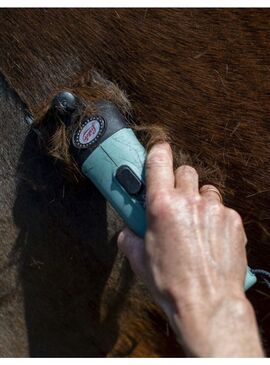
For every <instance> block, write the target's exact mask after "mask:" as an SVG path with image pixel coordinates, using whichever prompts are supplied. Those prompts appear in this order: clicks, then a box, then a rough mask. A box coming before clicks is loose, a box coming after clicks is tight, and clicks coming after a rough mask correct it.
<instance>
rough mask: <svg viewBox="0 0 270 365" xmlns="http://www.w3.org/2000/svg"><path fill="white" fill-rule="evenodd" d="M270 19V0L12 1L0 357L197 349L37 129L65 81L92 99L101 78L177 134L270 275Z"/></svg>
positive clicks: (103, 207)
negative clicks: (94, 4)
mask: <svg viewBox="0 0 270 365" xmlns="http://www.w3.org/2000/svg"><path fill="white" fill-rule="evenodd" d="M268 19H269V10H267V9H261V10H253V9H252V10H237V9H234V10H230V9H228V10H227V9H226V10H225V9H211V10H210V9H209V10H205V9H202V10H198V9H1V10H0V30H1V33H0V34H1V36H0V47H1V53H0V71H1V79H0V89H1V93H0V110H1V113H0V123H1V134H0V136H1V145H0V159H1V162H0V173H1V175H0V179H1V180H0V181H1V191H0V231H1V235H0V240H1V246H0V247H1V248H0V267H1V276H0V296H1V297H0V326H1V327H0V328H1V331H0V355H1V356H28V355H29V356H66V357H69V356H134V357H135V356H184V352H183V350H182V347H181V345H179V344H177V343H176V341H175V338H174V335H173V333H172V331H171V330H170V329H169V327H168V323H167V321H166V319H165V318H164V316H163V314H162V313H161V311H160V310H159V309H158V308H157V307H156V306H155V304H154V303H153V302H152V299H151V298H150V296H149V294H148V292H147V291H146V289H145V288H144V286H143V285H142V283H140V282H139V281H138V280H137V279H136V278H135V277H134V275H133V274H132V272H131V270H130V268H129V265H128V263H127V262H126V260H125V259H124V258H123V257H122V255H121V254H120V253H118V252H117V248H116V237H117V233H118V232H119V229H120V228H121V226H122V222H121V220H120V219H119V218H118V217H117V215H116V214H115V213H114V212H113V210H112V209H111V208H110V206H109V205H107V204H106V202H105V201H104V199H103V198H102V197H101V195H100V194H99V193H98V192H97V190H96V189H95V188H94V187H93V186H92V185H91V183H90V182H88V183H83V184H80V183H77V184H76V183H74V182H70V181H69V180H68V179H66V177H65V176H64V174H63V170H61V169H60V168H59V166H60V165H61V164H60V165H59V164H58V163H57V162H56V161H55V159H54V158H53V156H52V155H48V154H47V153H45V151H44V150H43V149H42V148H41V147H40V143H39V139H38V137H37V135H36V134H35V133H34V132H33V131H32V132H29V129H28V127H27V125H26V123H25V121H27V120H28V118H29V114H30V113H31V114H32V115H33V118H34V119H36V120H38V119H39V118H42V116H43V115H44V114H45V113H46V111H47V109H48V105H49V104H50V100H51V97H52V96H53V95H54V94H55V92H57V91H59V90H61V89H63V88H75V89H76V90H77V91H78V92H81V94H82V95H87V97H89V98H91V97H94V96H92V95H91V90H93V88H94V86H93V75H99V76H98V82H99V84H98V85H99V86H98V87H96V89H95V97H99V96H100V95H101V96H102V95H106V96H108V97H110V98H112V99H114V98H115V99H116V102H119V104H120V106H121V107H123V108H126V109H128V113H129V114H130V115H132V118H133V119H134V120H136V123H137V124H138V125H139V126H141V127H143V128H144V129H145V130H149V133H150V134H151V133H152V131H153V130H154V128H158V129H157V130H158V131H160V133H162V132H164V133H165V134H166V135H167V136H168V138H169V139H170V141H171V144H172V146H173V150H174V157H175V161H176V162H179V161H180V163H181V162H182V163H183V162H186V161H187V162H188V163H190V164H192V165H193V166H195V167H196V168H197V169H198V170H199V173H200V178H201V183H213V184H216V185H217V186H218V187H219V188H220V189H221V190H222V192H223V195H224V201H225V204H226V205H228V206H230V207H232V208H234V209H236V210H237V211H238V212H239V213H240V214H241V215H242V217H243V220H244V224H245V228H246V232H247V237H248V247H247V251H248V260H249V264H250V266H251V267H263V268H266V269H267V268H268V269H269V266H270V264H269V232H270V226H269V224H270V223H269V222H270V213H269V201H270V195H269V186H270V167H269V138H270V137H269V115H270V113H269V112H270V110H269V103H268V99H269V95H270V73H269V70H270V68H269V59H270V41H269V37H268V34H269V31H270V25H269V20H268ZM96 79H97V78H96ZM96 79H95V80H96ZM91 83H92V84H91ZM111 83H112V84H111ZM74 85H75V86H74ZM87 85H90V86H89V87H88V86H87ZM91 85H92V86H91ZM112 85H113V86H112ZM87 87H88V88H87ZM85 90H87V92H86V91H85ZM89 90H90V91H89ZM247 295H248V297H249V299H250V300H251V301H252V303H253V305H254V306H255V310H256V313H257V317H258V321H259V326H260V330H261V333H262V338H263V341H264V344H265V346H266V347H267V339H268V338H269V336H270V333H269V328H270V327H269V312H268V309H267V304H268V303H269V295H268V294H267V292H266V290H265V287H264V286H263V285H262V284H260V283H259V284H258V285H257V286H256V288H254V289H252V290H250V292H249V293H247Z"/></svg>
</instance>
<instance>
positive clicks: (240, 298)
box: [171, 293, 263, 357]
mask: <svg viewBox="0 0 270 365" xmlns="http://www.w3.org/2000/svg"><path fill="white" fill-rule="evenodd" d="M171 321H172V323H173V328H174V330H175V332H176V334H177V337H178V338H179V341H180V342H181V343H183V344H184V345H185V346H186V347H187V349H188V351H189V352H191V353H192V354H193V355H195V356H199V357H246V356H247V357H252V356H255V357H260V356H263V350H262V347H261V344H260V338H259V333H258V328H257V323H256V318H255V313H254V310H253V307H252V306H251V304H250V302H249V301H248V300H247V298H246V297H245V295H244V293H240V295H237V296H234V297H224V298H223V299H219V300H215V301H213V300H209V301H208V300H207V299H205V300H204V301H201V302H200V301H196V304H194V303H192V302H190V303H189V304H187V303H185V304H184V305H183V303H176V311H175V313H174V315H173V316H172V319H171Z"/></svg>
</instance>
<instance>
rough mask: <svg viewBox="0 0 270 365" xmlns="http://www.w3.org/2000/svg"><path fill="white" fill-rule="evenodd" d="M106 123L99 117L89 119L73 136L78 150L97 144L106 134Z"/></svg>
mask: <svg viewBox="0 0 270 365" xmlns="http://www.w3.org/2000/svg"><path fill="white" fill-rule="evenodd" d="M104 127H105V121H104V119H103V118H101V117H99V116H94V117H89V118H87V119H86V120H85V121H83V122H82V124H81V126H80V127H79V128H78V129H77V130H76V131H75V133H74V134H73V145H74V146H75V147H77V148H88V147H89V146H91V145H93V144H95V143H96V142H97V140H98V139H99V137H101V135H102V134H103V132H104Z"/></svg>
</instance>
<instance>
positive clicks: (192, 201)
mask: <svg viewBox="0 0 270 365" xmlns="http://www.w3.org/2000/svg"><path fill="white" fill-rule="evenodd" d="M184 200H185V204H186V206H195V205H199V204H200V203H201V200H202V199H201V197H200V195H198V194H190V195H187V196H185V197H184Z"/></svg>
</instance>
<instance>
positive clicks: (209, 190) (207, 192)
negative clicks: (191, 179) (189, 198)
mask: <svg viewBox="0 0 270 365" xmlns="http://www.w3.org/2000/svg"><path fill="white" fill-rule="evenodd" d="M200 194H201V196H202V197H203V198H206V199H207V200H212V201H215V202H217V203H221V204H223V199H222V195H221V194H220V192H219V191H218V189H217V188H216V187H215V186H214V185H204V186H202V187H201V188H200Z"/></svg>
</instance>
